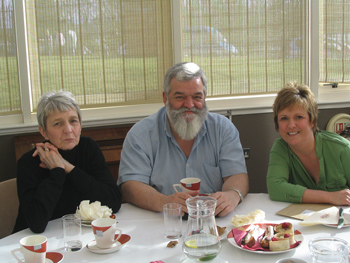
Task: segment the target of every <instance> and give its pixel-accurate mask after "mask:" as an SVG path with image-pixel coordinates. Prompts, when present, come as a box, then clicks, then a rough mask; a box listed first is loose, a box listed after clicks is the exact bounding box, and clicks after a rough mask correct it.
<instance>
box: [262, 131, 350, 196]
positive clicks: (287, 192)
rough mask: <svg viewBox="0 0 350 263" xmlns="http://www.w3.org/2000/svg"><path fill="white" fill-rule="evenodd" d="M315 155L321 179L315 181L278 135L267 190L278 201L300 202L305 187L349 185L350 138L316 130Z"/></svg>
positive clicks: (327, 189) (272, 154)
mask: <svg viewBox="0 0 350 263" xmlns="http://www.w3.org/2000/svg"><path fill="white" fill-rule="evenodd" d="M315 138H316V155H317V158H318V160H319V163H320V180H319V182H318V184H316V183H315V182H314V181H313V179H312V178H311V176H310V175H309V174H308V173H307V171H306V170H305V168H304V166H303V165H302V163H301V161H300V160H299V158H298V157H297V155H296V154H295V153H294V152H293V151H292V150H291V149H290V148H289V146H288V144H287V143H286V142H285V141H284V140H283V139H282V138H278V139H276V141H275V142H274V144H273V146H272V149H271V151H270V161H269V166H268V171H267V178H266V181H267V190H268V193H269V195H270V198H271V199H272V200H275V201H285V202H293V203H301V202H302V196H303V194H304V191H305V190H306V189H314V190H323V191H328V192H334V191H339V190H343V189H349V186H350V141H349V140H347V139H345V138H343V137H342V136H340V135H338V134H336V133H332V132H327V131H321V132H317V133H316V134H315Z"/></svg>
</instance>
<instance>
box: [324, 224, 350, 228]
mask: <svg viewBox="0 0 350 263" xmlns="http://www.w3.org/2000/svg"><path fill="white" fill-rule="evenodd" d="M323 225H324V226H328V227H335V228H337V226H338V225H337V224H323ZM349 226H350V224H344V225H343V227H342V228H346V227H349Z"/></svg>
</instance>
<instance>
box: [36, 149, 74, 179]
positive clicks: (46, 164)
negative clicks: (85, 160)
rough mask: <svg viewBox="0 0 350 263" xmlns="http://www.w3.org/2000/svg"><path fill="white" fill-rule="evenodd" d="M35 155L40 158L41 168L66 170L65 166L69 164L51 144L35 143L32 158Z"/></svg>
mask: <svg viewBox="0 0 350 263" xmlns="http://www.w3.org/2000/svg"><path fill="white" fill-rule="evenodd" d="M37 155H38V156H39V158H40V161H41V163H40V167H42V168H46V169H49V170H51V169H53V168H57V167H60V168H63V169H65V170H66V166H69V163H68V162H67V161H66V160H64V159H63V158H62V156H61V154H60V153H59V152H58V149H57V148H56V147H55V146H54V145H52V144H51V143H48V142H45V143H37V144H36V150H35V151H34V153H33V157H35V156H37ZM66 172H67V171H66Z"/></svg>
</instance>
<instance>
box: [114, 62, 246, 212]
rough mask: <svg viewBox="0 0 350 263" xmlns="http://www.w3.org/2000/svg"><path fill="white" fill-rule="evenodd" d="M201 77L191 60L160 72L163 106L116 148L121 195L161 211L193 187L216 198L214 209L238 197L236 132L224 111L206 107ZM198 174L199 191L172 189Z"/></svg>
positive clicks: (241, 185) (241, 179)
mask: <svg viewBox="0 0 350 263" xmlns="http://www.w3.org/2000/svg"><path fill="white" fill-rule="evenodd" d="M206 94H207V79H206V77H205V75H204V73H203V71H202V70H201V69H200V68H199V67H198V66H197V65H196V64H194V63H191V62H185V63H178V64H176V65H174V66H173V67H171V68H170V69H169V70H168V72H167V73H166V75H165V78H164V91H163V101H164V104H165V107H163V108H161V109H160V110H159V111H158V112H157V113H155V114H153V115H151V116H149V117H147V118H145V119H143V120H141V121H140V122H138V123H136V124H135V125H134V126H133V127H132V128H131V129H130V131H129V132H128V134H127V136H126V138H125V141H124V145H123V150H122V154H121V160H120V167H119V178H118V185H120V186H121V189H122V195H123V199H124V201H126V202H129V203H132V204H134V205H136V206H138V207H141V208H144V209H148V210H152V211H159V212H160V211H163V205H164V204H167V203H179V204H181V205H182V210H183V212H187V207H186V203H185V201H186V199H187V198H189V197H191V196H196V195H198V194H199V193H202V194H209V195H210V196H212V197H214V198H216V199H217V200H218V203H217V206H216V211H215V214H216V215H218V216H225V215H227V214H228V213H230V212H232V211H233V210H234V208H235V207H236V206H237V205H238V204H239V203H240V202H241V201H243V197H244V196H245V195H246V194H247V192H248V188H249V182H248V175H247V169H246V165H245V160H244V155H243V149H242V145H241V142H240V139H239V133H238V131H237V129H236V127H235V126H234V125H233V123H232V122H230V121H229V119H228V118H226V117H225V116H222V115H219V114H215V113H209V112H208V109H207V106H206V103H205V97H206ZM185 177H196V178H199V179H201V185H200V190H199V191H190V192H175V190H174V188H173V184H178V183H179V182H180V180H181V179H182V178H185Z"/></svg>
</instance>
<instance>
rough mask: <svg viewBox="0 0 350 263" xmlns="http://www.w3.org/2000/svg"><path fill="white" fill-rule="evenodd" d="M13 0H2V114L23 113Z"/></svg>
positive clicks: (0, 6)
mask: <svg viewBox="0 0 350 263" xmlns="http://www.w3.org/2000/svg"><path fill="white" fill-rule="evenodd" d="M14 21H15V20H14V9H13V1H12V0H0V97H1V99H0V115H11V114H19V113H21V112H22V111H21V99H20V98H21V96H20V87H19V76H18V64H17V45H16V31H15V30H16V27H15V23H14Z"/></svg>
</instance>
